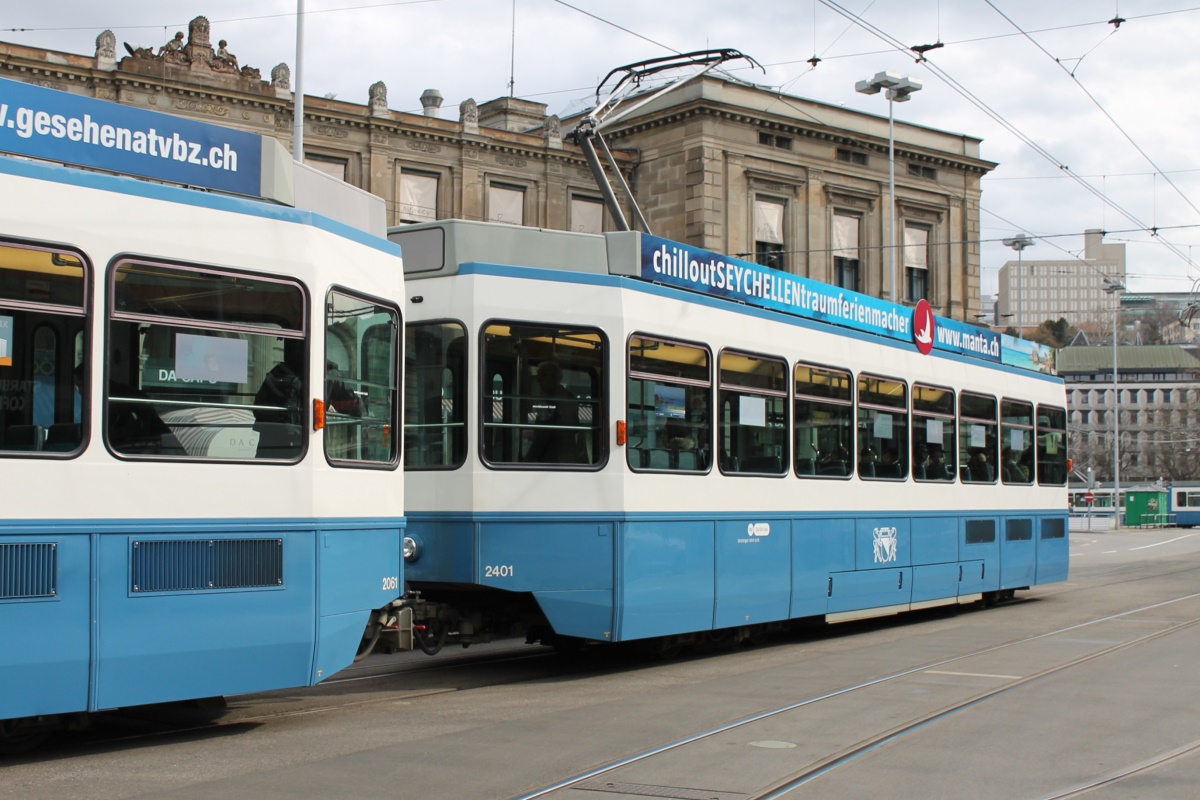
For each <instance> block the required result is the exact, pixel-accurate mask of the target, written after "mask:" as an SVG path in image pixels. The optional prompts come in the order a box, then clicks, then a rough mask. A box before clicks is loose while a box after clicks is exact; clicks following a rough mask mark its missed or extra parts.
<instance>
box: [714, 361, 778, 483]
mask: <svg viewBox="0 0 1200 800" xmlns="http://www.w3.org/2000/svg"><path fill="white" fill-rule="evenodd" d="M787 399H788V398H787V363H786V362H785V361H784V360H783V359H780V358H771V357H768V356H759V355H754V354H751V353H738V352H734V351H731V350H725V351H722V353H721V357H720V394H719V397H718V401H717V402H718V410H717V420H718V422H717V424H718V431H717V435H718V437H719V442H720V446H719V448H718V452H719V455H718V463H719V464H720V467H721V471H722V472H725V473H729V474H734V475H746V474H749V475H783V474H786V473H787V471H788V415H787Z"/></svg>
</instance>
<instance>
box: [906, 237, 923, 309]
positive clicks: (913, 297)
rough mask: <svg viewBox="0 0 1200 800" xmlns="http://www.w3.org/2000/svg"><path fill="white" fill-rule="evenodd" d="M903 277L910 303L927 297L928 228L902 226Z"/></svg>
mask: <svg viewBox="0 0 1200 800" xmlns="http://www.w3.org/2000/svg"><path fill="white" fill-rule="evenodd" d="M904 277H905V280H906V282H907V284H908V301H909V302H910V303H915V302H917V301H918V300H927V299H928V298H929V229H928V228H923V227H918V226H915V225H905V226H904Z"/></svg>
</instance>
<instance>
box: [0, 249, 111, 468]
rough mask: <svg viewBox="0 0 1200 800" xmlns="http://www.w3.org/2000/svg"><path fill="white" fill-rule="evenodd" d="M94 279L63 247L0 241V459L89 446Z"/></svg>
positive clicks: (80, 257) (79, 255)
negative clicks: (48, 344)
mask: <svg viewBox="0 0 1200 800" xmlns="http://www.w3.org/2000/svg"><path fill="white" fill-rule="evenodd" d="M18 262H22V263H18ZM25 262H27V263H25ZM18 273H20V274H21V275H22V276H23V277H18ZM73 273H77V274H73ZM94 275H95V269H94V266H93V264H92V262H91V260H90V259H89V258H88V257H87V255H86V254H85V253H83V252H82V251H81V250H78V249H76V248H73V247H71V246H69V245H65V244H59V243H47V242H28V241H23V240H20V239H16V238H8V237H5V238H3V239H0V323H6V324H4V325H3V326H2V327H0V339H3V341H4V343H5V350H6V352H7V355H6V356H4V357H0V358H3V359H4V360H5V361H9V362H11V363H2V362H0V457H4V458H72V457H74V456H76V455H78V454H79V453H80V452H82V450H83V446H84V444H85V443H86V442H87V441H88V438H89V435H90V430H89V429H90V425H89V421H90V419H89V418H90V413H89V412H90V401H89V393H88V387H89V386H90V385H91V372H92V370H91V368H90V364H91V338H90V336H89V331H90V330H91V320H92V313H91V309H92V307H93V306H92V293H93V287H94ZM18 290H20V291H19V292H18ZM5 329H6V330H5ZM43 332H49V333H50V334H52V335H53V342H52V344H53V346H52V352H46V350H45V349H44V348H39V347H38V344H37V342H38V337H39V335H41V334H42V333H43ZM43 341H44V340H43ZM47 359H48V360H47ZM47 379H48V380H47Z"/></svg>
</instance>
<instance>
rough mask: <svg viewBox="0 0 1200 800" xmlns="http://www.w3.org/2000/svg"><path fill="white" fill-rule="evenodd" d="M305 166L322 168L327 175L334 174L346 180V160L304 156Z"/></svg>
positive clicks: (341, 179)
mask: <svg viewBox="0 0 1200 800" xmlns="http://www.w3.org/2000/svg"><path fill="white" fill-rule="evenodd" d="M304 166H306V167H312V168H313V169H315V170H320V171H321V172H324V173H325V174H326V175H332V176H333V177H335V178H337V179H338V180H339V181H344V180H346V162H345V161H337V160H330V159H325V158H309V157H308V156H305V157H304Z"/></svg>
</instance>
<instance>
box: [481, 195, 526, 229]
mask: <svg viewBox="0 0 1200 800" xmlns="http://www.w3.org/2000/svg"><path fill="white" fill-rule="evenodd" d="M488 222H507V223H509V224H511V225H524V224H525V192H523V191H521V190H520V189H505V188H504V187H503V186H489V187H488Z"/></svg>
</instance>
